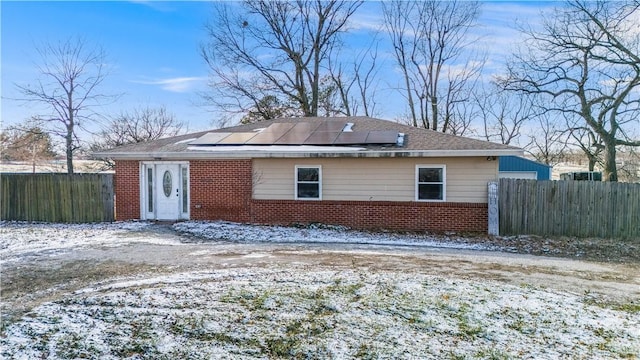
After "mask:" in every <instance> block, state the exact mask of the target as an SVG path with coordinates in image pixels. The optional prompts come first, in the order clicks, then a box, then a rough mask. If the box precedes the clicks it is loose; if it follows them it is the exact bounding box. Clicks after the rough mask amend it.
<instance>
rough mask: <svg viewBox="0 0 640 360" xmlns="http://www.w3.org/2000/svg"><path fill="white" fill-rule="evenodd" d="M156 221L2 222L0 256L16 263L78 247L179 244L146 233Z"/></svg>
mask: <svg viewBox="0 0 640 360" xmlns="http://www.w3.org/2000/svg"><path fill="white" fill-rule="evenodd" d="M152 225H153V224H152V223H150V222H145V221H127V222H114V223H96V224H52V223H28V222H15V221H0V235H1V236H0V259H1V262H2V263H7V262H14V261H18V260H20V259H22V258H23V257H25V256H31V255H35V254H40V255H42V254H47V255H54V254H59V253H62V252H66V251H70V250H72V249H78V248H90V247H100V246H104V247H113V246H123V245H126V244H131V243H136V242H137V243H149V244H158V245H176V244H179V242H178V241H176V240H173V239H168V238H165V237H158V236H152V235H151V234H149V233H148V232H145V230H147V229H148V228H149V227H150V226H152Z"/></svg>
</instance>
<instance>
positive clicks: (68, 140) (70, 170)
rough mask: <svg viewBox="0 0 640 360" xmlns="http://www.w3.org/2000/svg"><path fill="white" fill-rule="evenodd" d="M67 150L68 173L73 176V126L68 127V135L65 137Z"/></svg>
mask: <svg viewBox="0 0 640 360" xmlns="http://www.w3.org/2000/svg"><path fill="white" fill-rule="evenodd" d="M65 140H66V141H65V142H66V149H67V173H68V174H69V175H71V174H73V126H72V125H69V126H67V135H66V136H65Z"/></svg>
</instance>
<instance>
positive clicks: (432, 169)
mask: <svg viewBox="0 0 640 360" xmlns="http://www.w3.org/2000/svg"><path fill="white" fill-rule="evenodd" d="M445 194H446V168H445V166H444V165H417V166H416V200H417V201H445Z"/></svg>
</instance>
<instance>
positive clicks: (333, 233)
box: [173, 221, 489, 250]
mask: <svg viewBox="0 0 640 360" xmlns="http://www.w3.org/2000/svg"><path fill="white" fill-rule="evenodd" d="M173 228H174V229H175V230H176V231H178V232H181V233H184V234H189V235H193V236H195V237H196V239H207V240H225V241H232V242H246V243H261V242H276V243H334V244H371V245H394V246H429V247H439V248H455V249H473V250H487V249H489V247H488V246H483V245H480V244H465V243H462V242H460V238H459V237H454V238H448V237H446V236H444V237H443V236H438V237H436V236H431V235H419V234H399V233H373V232H361V231H355V230H349V229H348V228H345V227H340V226H314V225H312V226H308V227H300V228H295V227H285V226H261V225H247V224H238V223H232V222H225V221H215V222H211V221H187V222H180V223H176V224H174V225H173ZM454 239H455V240H457V241H453V240H454Z"/></svg>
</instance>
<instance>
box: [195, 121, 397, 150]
mask: <svg viewBox="0 0 640 360" xmlns="http://www.w3.org/2000/svg"><path fill="white" fill-rule="evenodd" d="M346 125H347V123H345V122H338V121H317V122H298V123H274V124H271V125H270V126H269V127H267V128H265V129H262V130H261V131H259V132H211V133H207V134H205V135H203V136H201V137H200V138H198V139H196V140H194V141H191V142H190V143H189V144H190V145H341V146H345V145H390V144H396V142H397V140H398V131H375V130H370V131H343V129H345V127H346Z"/></svg>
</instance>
